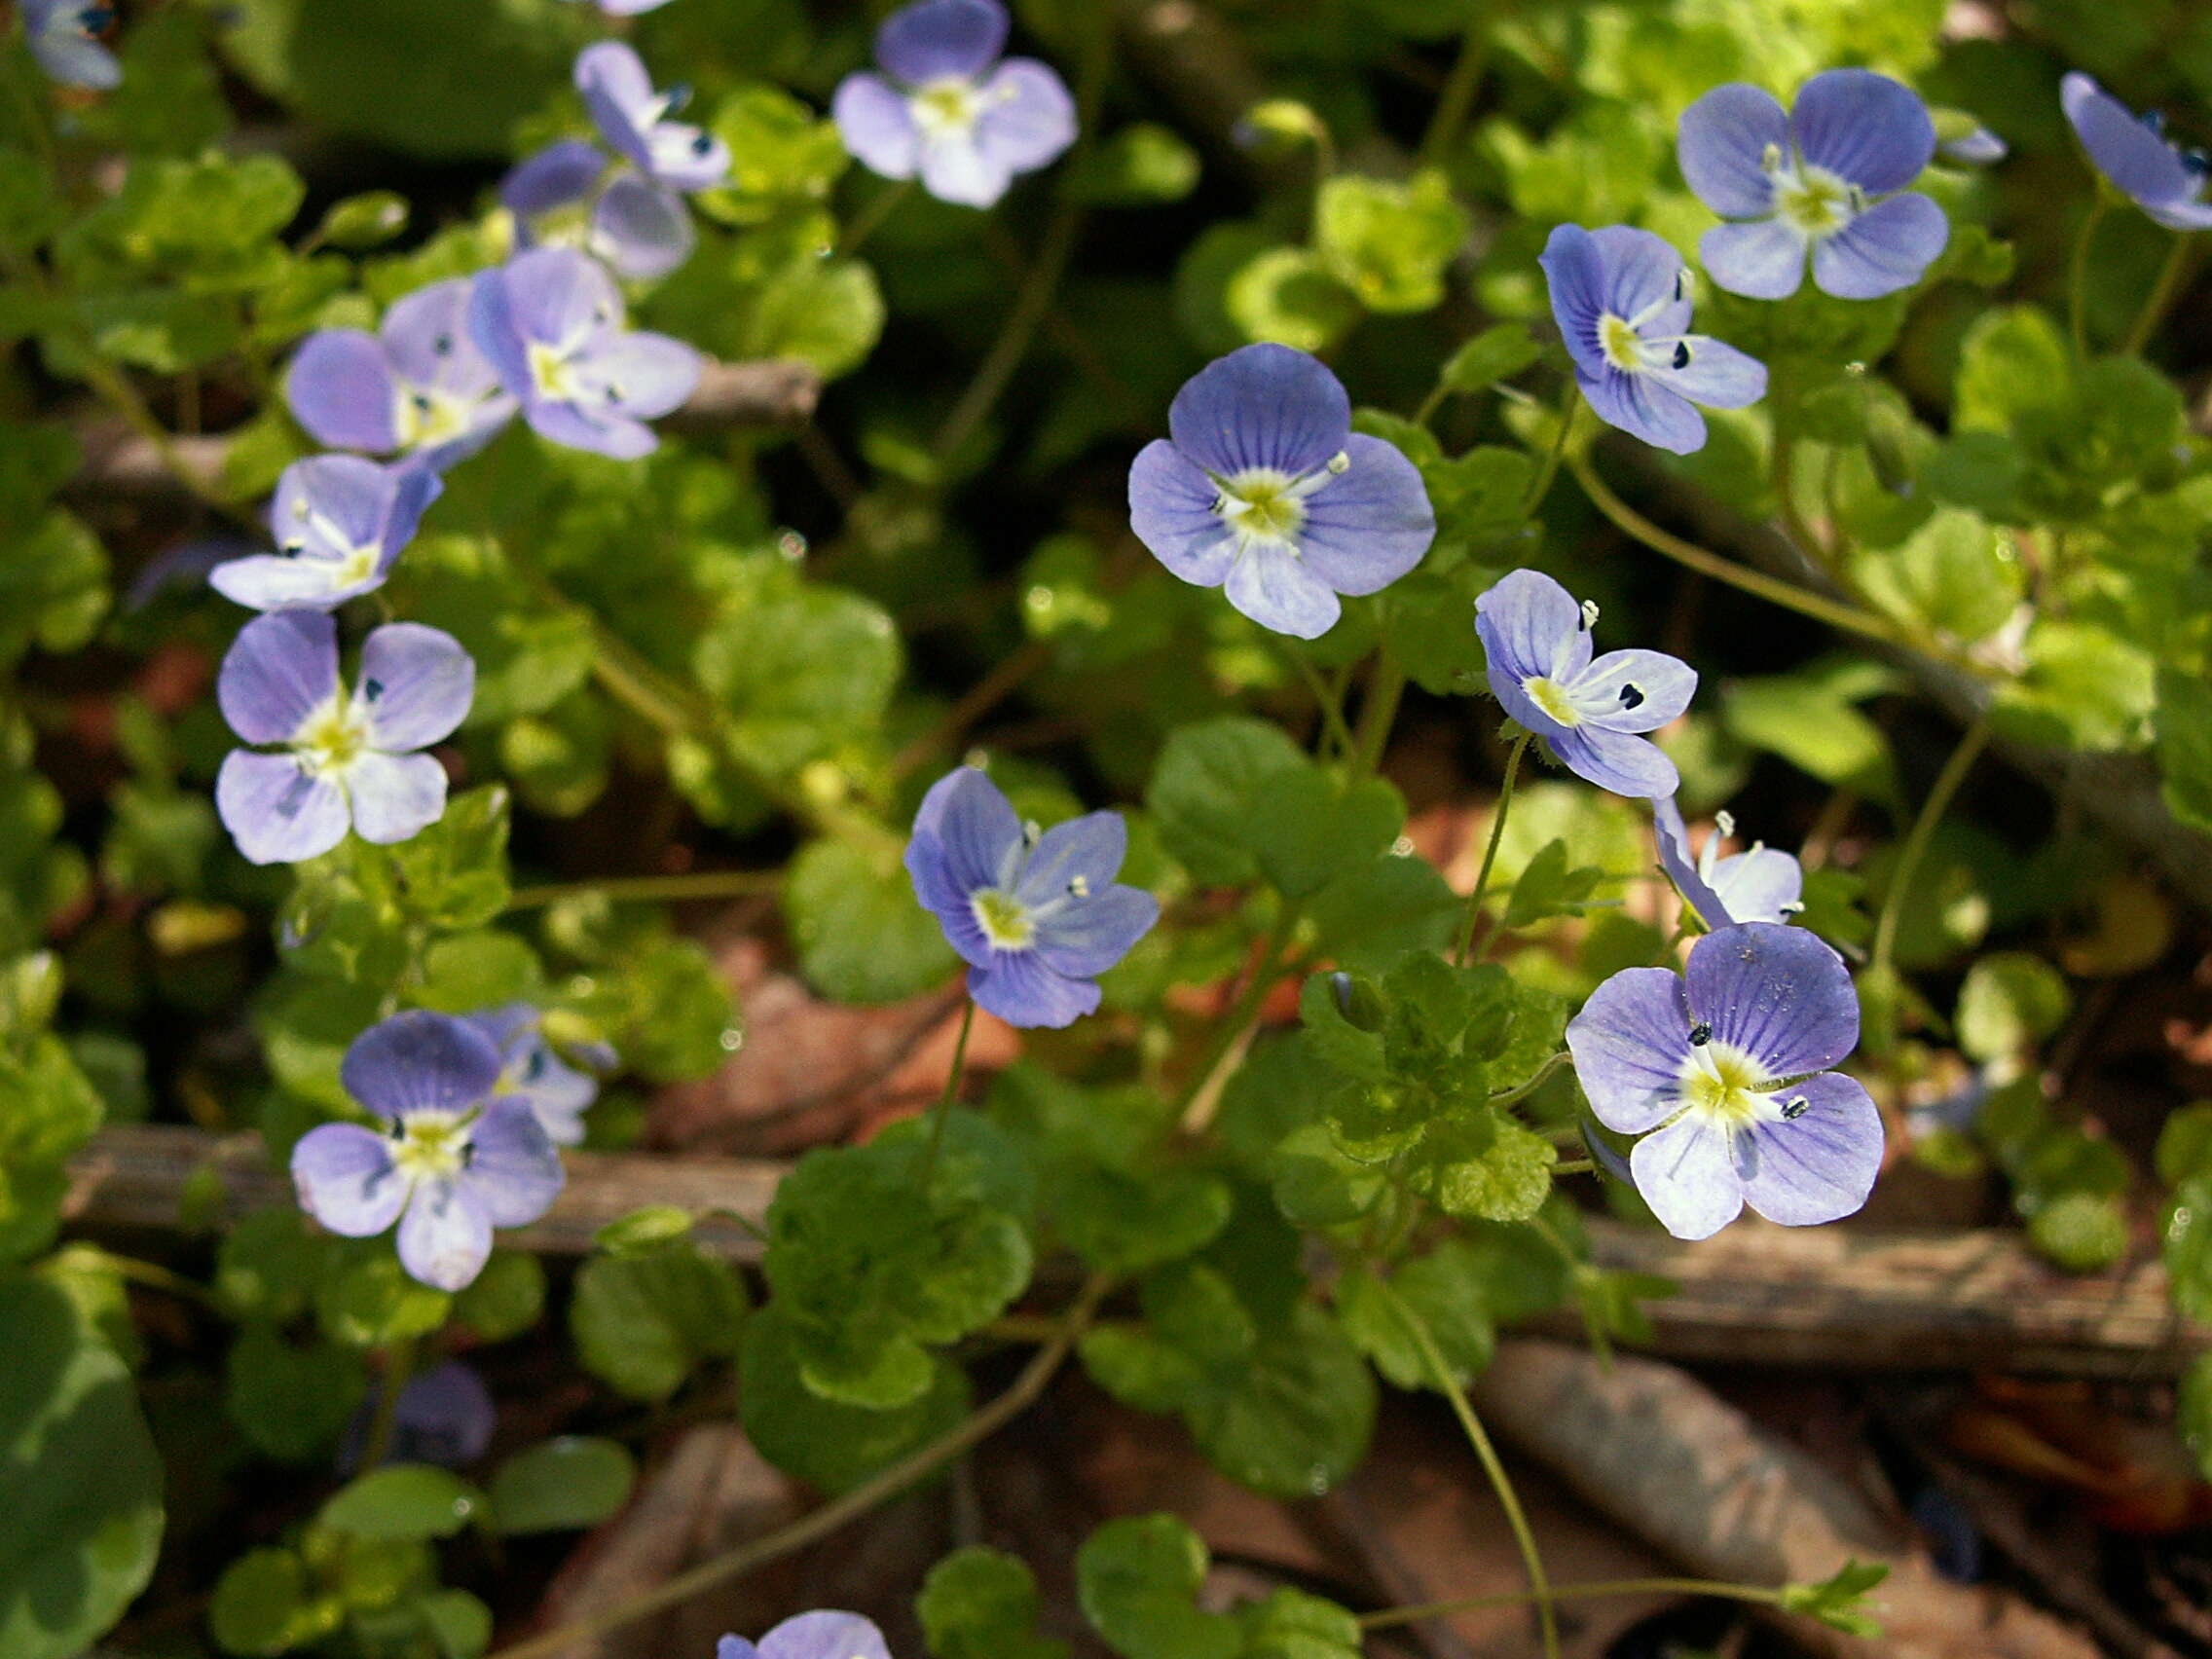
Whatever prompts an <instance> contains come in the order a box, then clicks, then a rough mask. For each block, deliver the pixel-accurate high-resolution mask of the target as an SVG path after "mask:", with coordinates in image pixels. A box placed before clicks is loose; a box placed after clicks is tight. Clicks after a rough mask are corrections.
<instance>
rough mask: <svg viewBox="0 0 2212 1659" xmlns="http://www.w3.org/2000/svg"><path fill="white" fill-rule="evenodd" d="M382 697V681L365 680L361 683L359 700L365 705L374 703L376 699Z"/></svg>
mask: <svg viewBox="0 0 2212 1659" xmlns="http://www.w3.org/2000/svg"><path fill="white" fill-rule="evenodd" d="M383 695H384V682H383V681H381V680H365V681H363V682H361V700H362V701H363V702H366V703H373V702H375V701H376V700H377V699H378V698H379V697H381V696H383Z"/></svg>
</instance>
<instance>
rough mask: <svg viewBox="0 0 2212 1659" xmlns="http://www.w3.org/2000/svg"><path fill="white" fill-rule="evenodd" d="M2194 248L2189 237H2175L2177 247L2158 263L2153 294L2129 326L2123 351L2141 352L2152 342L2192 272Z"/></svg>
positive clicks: (2174, 246)
mask: <svg viewBox="0 0 2212 1659" xmlns="http://www.w3.org/2000/svg"><path fill="white" fill-rule="evenodd" d="M2191 251H2192V249H2191V244H2190V239H2189V238H2188V237H2183V236H2177V237H2175V238H2174V245H2173V250H2172V251H2171V252H2170V253H2168V254H2167V255H2166V262H2165V264H2163V265H2161V266H2160V267H2158V279H2157V282H2155V283H2154V284H2153V285H2152V288H2151V297H2150V298H2149V299H2147V300H2145V301H2144V302H2143V309H2142V310H2141V311H2139V312H2137V313H2135V324H2134V326H2133V327H2132V328H2130V329H2128V331H2127V338H2126V339H2125V340H2124V341H2122V342H2121V343H2120V351H2121V353H2122V354H2123V355H2125V356H2129V357H2134V356H2140V355H2141V354H2142V351H2143V348H2144V347H2146V346H2148V345H2149V344H2150V343H2151V336H2152V335H2153V334H2155V333H2157V329H2158V324H2159V323H2160V322H2161V321H2163V320H2164V318H2165V314H2166V308H2167V307H2169V306H2171V305H2172V304H2173V303H2174V298H2175V296H2176V295H2178V294H2179V293H2180V292H2181V284H2182V278H2183V277H2184V276H2186V275H2187V274H2188V272H2189V256H2190V253H2191Z"/></svg>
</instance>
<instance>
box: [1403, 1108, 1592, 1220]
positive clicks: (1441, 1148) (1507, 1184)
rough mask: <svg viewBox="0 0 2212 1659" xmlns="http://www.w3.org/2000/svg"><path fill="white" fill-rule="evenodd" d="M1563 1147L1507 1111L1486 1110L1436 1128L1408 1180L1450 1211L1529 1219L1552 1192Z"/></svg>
mask: <svg viewBox="0 0 2212 1659" xmlns="http://www.w3.org/2000/svg"><path fill="white" fill-rule="evenodd" d="M1558 1161H1559V1149H1558V1148H1557V1147H1555V1146H1553V1145H1552V1143H1551V1142H1550V1141H1548V1140H1546V1139H1545V1138H1544V1137H1543V1136H1542V1135H1539V1134H1537V1133H1536V1132H1535V1131H1534V1130H1533V1129H1529V1128H1524V1127H1523V1126H1522V1124H1520V1123H1519V1121H1518V1120H1516V1119H1514V1118H1512V1117H1510V1116H1508V1115H1507V1114H1506V1113H1504V1112H1499V1111H1486V1112H1484V1113H1481V1114H1479V1115H1477V1116H1474V1117H1471V1118H1466V1119H1461V1120H1456V1121H1454V1122H1453V1123H1450V1124H1445V1125H1442V1126H1441V1127H1438V1128H1433V1129H1431V1130H1430V1131H1429V1133H1428V1134H1427V1136H1426V1137H1425V1138H1424V1139H1423V1140H1422V1142H1421V1146H1420V1151H1419V1157H1418V1159H1417V1161H1415V1163H1414V1165H1413V1167H1412V1169H1411V1170H1410V1171H1409V1176H1408V1185H1410V1186H1411V1187H1412V1188H1413V1190H1414V1191H1415V1192H1417V1193H1419V1194H1420V1195H1422V1197H1424V1198H1428V1199H1429V1200H1431V1201H1432V1202H1433V1203H1434V1204H1435V1205H1436V1207H1437V1208H1438V1209H1440V1210H1442V1211H1443V1212H1444V1213H1445V1214H1446V1215H1451V1216H1457V1217H1459V1218H1461V1219H1462V1220H1478V1221H1528V1220H1530V1218H1531V1217H1533V1216H1534V1215H1535V1213H1536V1212H1537V1211H1538V1210H1540V1209H1542V1208H1543V1206H1544V1199H1545V1198H1549V1197H1550V1196H1551V1190H1552V1165H1553V1164H1555V1163H1557V1162H1558Z"/></svg>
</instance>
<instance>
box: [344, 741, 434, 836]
mask: <svg viewBox="0 0 2212 1659" xmlns="http://www.w3.org/2000/svg"><path fill="white" fill-rule="evenodd" d="M346 790H347V793H348V794H349V795H350V797H351V799H352V802H353V830H354V833H356V834H357V835H359V836H360V837H361V839H362V840H364V841H369V842H373V843H374V844H375V845H377V846H380V847H388V846H391V845H393V844H394V843H396V842H400V841H405V840H409V839H411V838H413V837H414V836H416V835H419V834H421V833H422V832H423V831H424V830H427V829H428V828H429V827H430V826H431V825H433V824H435V823H436V822H437V821H438V820H439V819H440V818H443V817H444V816H445V810H446V769H445V768H444V767H443V766H441V765H439V764H438V762H437V758H436V756H429V755H379V754H377V753H375V752H374V751H371V752H370V753H368V754H366V755H362V756H358V757H357V758H356V759H355V760H354V761H353V762H352V763H351V764H350V765H349V766H348V767H347V768H346Z"/></svg>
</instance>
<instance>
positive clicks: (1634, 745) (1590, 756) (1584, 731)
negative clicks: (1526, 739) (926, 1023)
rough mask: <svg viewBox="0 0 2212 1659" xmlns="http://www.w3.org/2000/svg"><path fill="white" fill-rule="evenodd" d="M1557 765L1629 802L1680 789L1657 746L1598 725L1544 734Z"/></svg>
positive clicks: (1677, 775) (1669, 763)
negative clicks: (1627, 797) (1626, 797)
mask: <svg viewBox="0 0 2212 1659" xmlns="http://www.w3.org/2000/svg"><path fill="white" fill-rule="evenodd" d="M1544 736H1545V737H1546V738H1547V739H1548V740H1549V741H1550V743H1551V746H1552V753H1553V754H1554V755H1556V756H1559V759H1560V764H1562V765H1563V766H1565V767H1566V768H1567V770H1568V771H1570V772H1572V773H1573V774H1574V775H1575V776H1576V777H1578V778H1581V779H1582V780H1584V781H1585V782H1587V783H1593V784H1596V785H1597V786H1598V787H1599V788H1600V789H1602V790H1610V791H1612V792H1613V793H1615V794H1619V795H1627V796H1629V797H1630V798H1631V799H1650V800H1656V799H1657V798H1658V797H1659V796H1661V795H1671V794H1673V793H1675V792H1676V791H1677V789H1679V788H1680V787H1681V782H1682V779H1681V774H1680V773H1679V772H1677V771H1676V770H1675V763H1674V761H1672V760H1670V759H1668V758H1667V756H1666V754H1665V752H1664V751H1662V750H1661V749H1660V748H1659V746H1658V745H1657V744H1655V743H1653V742H1651V741H1650V740H1649V739H1647V738H1641V737H1636V736H1632V735H1631V734H1629V733H1627V732H1621V731H1606V730H1604V728H1602V727H1599V726H1567V727H1553V728H1551V729H1548V730H1546V731H1545V733H1544Z"/></svg>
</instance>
